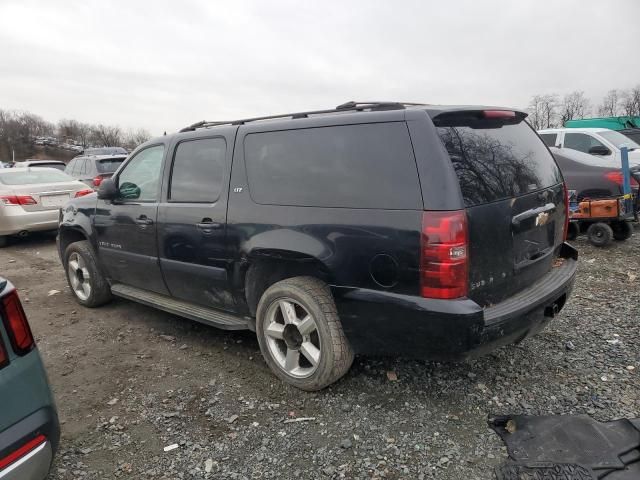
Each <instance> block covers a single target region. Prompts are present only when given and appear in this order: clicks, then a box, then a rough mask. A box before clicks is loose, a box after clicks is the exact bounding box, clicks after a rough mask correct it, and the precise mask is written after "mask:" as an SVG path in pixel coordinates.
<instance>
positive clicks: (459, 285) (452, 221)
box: [420, 210, 469, 299]
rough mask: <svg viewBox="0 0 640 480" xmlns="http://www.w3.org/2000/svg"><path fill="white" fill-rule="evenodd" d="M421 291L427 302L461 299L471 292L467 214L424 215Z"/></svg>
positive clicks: (428, 213) (459, 212)
mask: <svg viewBox="0 0 640 480" xmlns="http://www.w3.org/2000/svg"><path fill="white" fill-rule="evenodd" d="M420 248H421V259H420V290H421V295H422V296H423V297H425V298H443V299H451V298H460V297H464V296H466V294H467V291H468V283H469V251H468V250H469V234H468V230H467V215H466V213H465V212H464V210H456V211H447V212H435V211H431V212H424V213H423V215H422V241H421V247H420Z"/></svg>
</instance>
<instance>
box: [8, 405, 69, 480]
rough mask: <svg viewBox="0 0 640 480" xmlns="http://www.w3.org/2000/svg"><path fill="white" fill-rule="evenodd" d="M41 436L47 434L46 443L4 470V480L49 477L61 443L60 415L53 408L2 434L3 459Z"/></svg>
mask: <svg viewBox="0 0 640 480" xmlns="http://www.w3.org/2000/svg"><path fill="white" fill-rule="evenodd" d="M38 435H44V436H45V437H46V438H47V440H46V442H44V443H43V444H41V445H38V446H37V447H36V448H34V449H33V450H31V451H30V452H29V453H27V454H25V455H24V456H22V457H21V458H19V459H17V460H16V461H15V462H14V463H12V464H10V465H8V466H7V467H5V468H4V469H3V470H0V480H14V479H15V480H41V479H44V478H45V477H46V476H47V474H48V473H49V469H50V468H51V462H52V460H53V456H54V455H55V452H56V450H57V448H58V442H59V441H60V426H59V423H58V415H57V414H56V412H55V410H54V409H53V407H45V408H41V409H40V410H38V411H36V412H34V413H32V414H31V415H29V416H28V417H26V418H24V419H22V420H21V421H19V422H18V423H16V424H14V425H12V426H11V427H9V428H7V429H6V430H4V431H3V432H0V458H4V457H6V456H7V455H9V454H11V453H12V452H15V451H16V450H18V449H19V448H20V447H21V446H22V445H24V444H25V443H27V442H29V441H30V440H32V439H33V438H35V437H36V436H38Z"/></svg>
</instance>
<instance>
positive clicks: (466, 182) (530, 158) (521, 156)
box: [427, 111, 566, 305]
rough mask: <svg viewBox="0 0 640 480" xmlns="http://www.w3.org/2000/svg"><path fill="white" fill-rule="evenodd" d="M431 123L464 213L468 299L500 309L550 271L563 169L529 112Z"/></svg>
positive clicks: (465, 115)
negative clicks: (530, 120) (453, 174)
mask: <svg viewBox="0 0 640 480" xmlns="http://www.w3.org/2000/svg"><path fill="white" fill-rule="evenodd" d="M487 115H488V116H489V117H491V116H492V115H493V116H492V117H491V118H488V117H487ZM433 120H434V123H435V125H436V127H437V130H438V134H439V135H440V139H441V140H442V143H443V144H444V146H445V148H446V150H447V152H448V153H449V157H450V158H451V162H452V164H453V167H454V170H455V172H456V174H457V177H458V180H459V184H460V189H461V192H462V197H463V200H464V204H465V207H466V212H467V218H468V225H469V227H468V228H469V243H470V253H469V257H470V271H469V280H470V285H469V297H470V298H472V299H473V300H475V301H477V302H479V303H480V304H481V305H489V304H493V303H497V302H499V301H501V300H503V299H504V298H506V297H508V296H510V295H512V294H513V293H515V292H517V291H519V290H521V289H523V288H525V287H527V286H529V285H531V284H532V283H534V282H535V281H536V280H538V279H539V278H541V277H542V276H543V275H545V274H546V273H547V272H548V271H549V270H550V269H551V267H552V263H553V261H554V257H555V255H554V254H555V253H556V252H557V249H558V248H559V246H560V245H561V244H562V242H563V239H564V222H565V218H566V217H565V200H564V191H563V185H562V176H561V174H560V170H559V169H558V167H557V165H556V163H555V161H554V159H553V157H552V155H551V154H550V153H549V150H548V149H547V147H546V146H545V145H544V143H543V142H542V141H541V140H540V138H538V136H537V135H536V133H535V132H534V131H533V129H532V128H531V127H530V126H529V125H528V124H527V123H526V122H525V121H524V114H521V113H517V112H516V113H515V114H514V112H504V113H497V114H495V113H494V114H490V113H489V114H485V113H484V112H483V111H470V112H452V113H443V114H440V115H437V116H435V117H434V118H433ZM427 208H428V207H427Z"/></svg>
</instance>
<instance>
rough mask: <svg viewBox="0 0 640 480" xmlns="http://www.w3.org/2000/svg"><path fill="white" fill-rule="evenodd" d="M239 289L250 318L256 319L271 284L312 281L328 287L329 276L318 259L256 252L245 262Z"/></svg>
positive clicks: (291, 253)
mask: <svg viewBox="0 0 640 480" xmlns="http://www.w3.org/2000/svg"><path fill="white" fill-rule="evenodd" d="M244 265H245V267H244V269H243V272H242V273H241V282H240V283H241V287H242V288H243V290H244V299H245V300H246V302H247V307H248V309H249V312H250V314H251V316H255V315H256V310H257V307H258V302H259V301H260V298H261V297H262V295H263V293H264V292H265V291H266V290H267V289H268V288H269V287H270V286H271V285H273V284H274V283H277V282H279V281H281V280H285V279H287V278H293V277H301V276H308V277H315V278H318V279H320V280H322V281H323V282H325V283H327V284H330V283H331V281H332V275H331V272H330V269H329V268H328V266H327V265H326V264H325V263H323V262H322V261H321V260H319V259H318V258H316V257H314V256H312V255H309V254H305V253H301V252H295V251H291V250H283V249H275V248H269V249H266V248H265V249H259V250H256V251H253V252H252V253H251V255H249V256H248V257H247V258H246V261H245V262H244Z"/></svg>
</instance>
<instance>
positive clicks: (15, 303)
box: [2, 290, 35, 355]
mask: <svg viewBox="0 0 640 480" xmlns="http://www.w3.org/2000/svg"><path fill="white" fill-rule="evenodd" d="M2 306H3V307H4V318H5V327H6V328H7V333H8V334H9V340H11V346H12V347H13V350H14V352H16V354H17V355H25V354H26V353H29V352H30V351H31V350H32V349H33V347H34V346H35V342H34V340H33V335H32V334H31V329H30V328H29V322H27V316H26V315H25V314H24V310H23V309H22V304H21V303H20V298H19V297H18V293H17V292H16V291H15V290H13V291H11V292H9V294H8V295H7V296H6V297H4V298H3V299H2Z"/></svg>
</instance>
